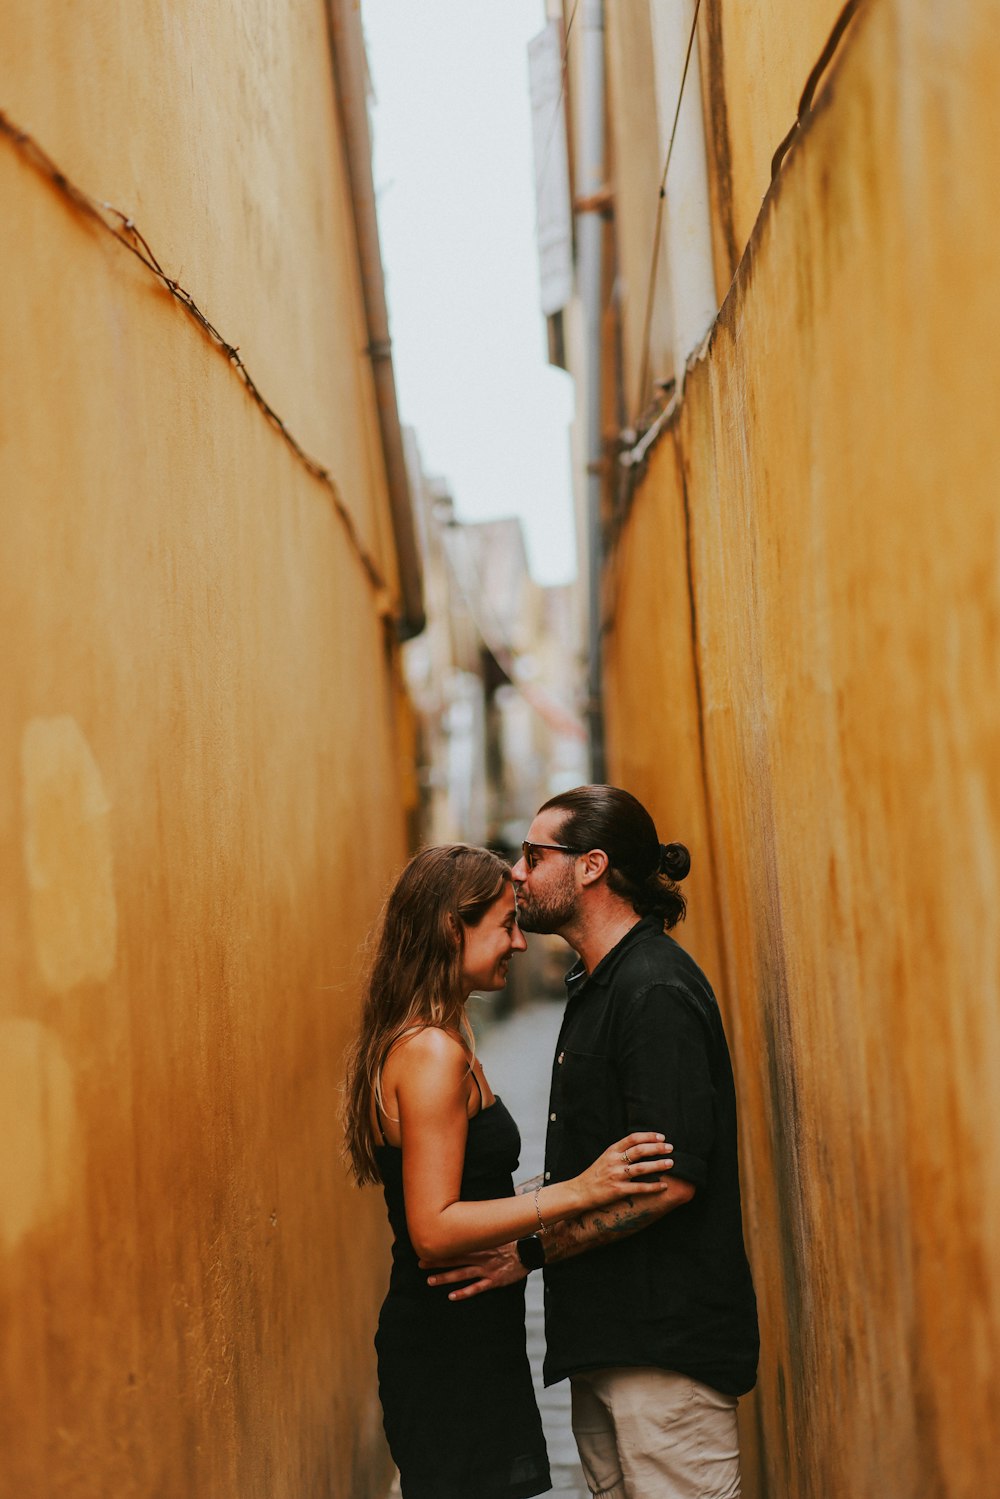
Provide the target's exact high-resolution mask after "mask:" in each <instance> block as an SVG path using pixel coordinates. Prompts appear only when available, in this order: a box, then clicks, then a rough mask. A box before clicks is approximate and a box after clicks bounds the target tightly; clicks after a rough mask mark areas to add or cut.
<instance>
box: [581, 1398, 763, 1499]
mask: <svg viewBox="0 0 1000 1499" xmlns="http://www.w3.org/2000/svg"><path fill="white" fill-rule="evenodd" d="M570 1384H571V1386H572V1391H573V1434H574V1436H575V1437H576V1445H577V1446H578V1447H579V1449H580V1461H581V1463H582V1464H583V1471H584V1474H585V1476H586V1479H587V1483H588V1484H589V1486H590V1489H591V1492H592V1493H593V1494H594V1495H595V1496H597V1499H739V1496H740V1453H739V1444H738V1440H737V1435H736V1396H735V1395H720V1393H719V1391H718V1390H713V1389H711V1388H710V1387H709V1386H708V1385H706V1384H700V1383H699V1382H698V1380H696V1379H689V1378H688V1376H687V1375H686V1374H671V1373H670V1372H669V1371H668V1370H666V1369H594V1370H591V1371H590V1372H589V1373H587V1374H576V1375H574V1376H573V1378H572V1379H571V1380H570Z"/></svg>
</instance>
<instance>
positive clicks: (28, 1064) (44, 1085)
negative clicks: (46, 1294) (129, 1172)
mask: <svg viewBox="0 0 1000 1499" xmlns="http://www.w3.org/2000/svg"><path fill="white" fill-rule="evenodd" d="M76 1135H77V1131H76V1106H75V1098H74V1088H73V1074H72V1072H71V1071H70V1068H69V1064H68V1062H67V1061H66V1058H65V1057H64V1056H63V1053H62V1049H61V1047H60V1044H59V1041H58V1039H57V1038H56V1037H55V1036H54V1035H53V1034H52V1032H51V1031H49V1030H47V1029H46V1027H45V1026H44V1025H41V1024H39V1022H38V1021H37V1020H22V1019H15V1020H2V1021H0V1139H2V1140H3V1142H4V1148H3V1150H2V1151H0V1247H3V1248H4V1249H6V1250H7V1251H8V1252H9V1251H10V1250H12V1249H14V1248H16V1246H17V1245H18V1243H19V1242H20V1240H21V1239H22V1238H23V1237H24V1235H25V1234H26V1233H28V1231H29V1230H30V1229H32V1228H34V1227H36V1225H38V1224H39V1223H41V1222H44V1221H45V1220H46V1219H47V1218H49V1217H51V1216H52V1214H53V1213H55V1212H57V1211H58V1210H59V1209H60V1208H61V1207H62V1206H63V1205H64V1204H65V1203H66V1202H67V1200H68V1199H69V1196H70V1190H71V1187H72V1183H73V1177H74V1169H73V1160H74V1155H75V1151H76Z"/></svg>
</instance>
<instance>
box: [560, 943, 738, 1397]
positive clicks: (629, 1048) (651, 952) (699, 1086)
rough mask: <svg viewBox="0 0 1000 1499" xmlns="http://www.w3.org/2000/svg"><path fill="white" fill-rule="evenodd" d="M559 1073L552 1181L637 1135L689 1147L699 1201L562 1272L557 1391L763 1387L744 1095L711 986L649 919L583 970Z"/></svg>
mask: <svg viewBox="0 0 1000 1499" xmlns="http://www.w3.org/2000/svg"><path fill="white" fill-rule="evenodd" d="M566 987H567V990H568V994H569V999H568V1002H567V1006H566V1014H565V1017H564V1019H563V1025H562V1030H561V1031H560V1033H559V1044H558V1046H557V1048H556V1057H555V1062H554V1063H553V1067H552V1090H551V1095H550V1101H549V1124H548V1131H547V1136H546V1145H545V1170H546V1173H547V1177H548V1179H549V1180H551V1181H565V1180H566V1179H567V1178H569V1177H572V1176H576V1175H578V1174H579V1172H581V1171H583V1170H585V1169H586V1167H587V1166H589V1165H590V1164H591V1162H592V1161H594V1160H595V1159H596V1158H597V1156H599V1155H600V1154H601V1152H602V1151H603V1150H605V1149H606V1148H607V1147H608V1146H609V1145H612V1144H613V1143H614V1142H615V1141H616V1140H620V1139H621V1138H622V1137H623V1136H624V1135H627V1134H629V1133H630V1132H631V1131H632V1130H659V1131H661V1132H662V1133H663V1134H664V1135H665V1136H666V1138H667V1140H668V1141H669V1142H671V1143H672V1144H673V1146H674V1150H673V1158H674V1162H675V1164H674V1170H673V1174H674V1175H675V1176H679V1177H684V1178H686V1179H687V1180H688V1181H690V1182H693V1183H694V1185H695V1187H696V1188H697V1190H696V1193H695V1196H694V1197H693V1199H692V1200H691V1201H690V1202H689V1203H687V1204H685V1205H684V1206H683V1207H680V1208H677V1209H675V1210H674V1211H673V1212H670V1213H668V1214H667V1215H666V1216H665V1217H663V1218H660V1219H658V1220H657V1221H656V1222H655V1223H652V1224H650V1225H649V1227H647V1228H644V1229H641V1230H639V1232H637V1233H635V1234H633V1235H632V1236H631V1237H630V1238H623V1239H622V1240H621V1241H620V1242H618V1243H614V1244H610V1245H607V1246H605V1247H602V1248H598V1249H593V1250H591V1251H588V1252H587V1253H584V1254H581V1255H578V1256H577V1257H575V1258H573V1259H567V1260H564V1261H562V1262H561V1263H557V1264H554V1265H551V1266H547V1267H546V1270H545V1336H546V1347H547V1351H546V1358H545V1382H546V1384H553V1383H555V1381H556V1380H559V1379H563V1378H565V1377H566V1375H568V1374H573V1373H577V1372H581V1371H583V1370H585V1369H597V1368H605V1367H628V1366H638V1365H642V1366H647V1367H654V1368H661V1369H670V1370H673V1371H675V1372H677V1373H680V1374H687V1375H690V1376H691V1377H692V1378H694V1379H699V1380H701V1381H703V1382H704V1383H705V1384H708V1385H711V1386H712V1387H713V1388H714V1389H717V1390H720V1391H722V1392H723V1393H724V1394H730V1395H742V1394H744V1393H745V1392H746V1391H747V1390H749V1389H751V1388H752V1386H753V1384H754V1382H755V1380H756V1369H757V1352H758V1338H757V1309H756V1301H755V1298H754V1291H753V1283H752V1281H751V1278H750V1267H749V1265H748V1263H747V1258H746V1253H745V1250H744V1247H743V1227H742V1221H741V1216H740V1187H739V1174H738V1164H737V1155H736V1096H735V1091H734V1088H733V1074H732V1068H731V1066H730V1061H729V1050H728V1048H727V1046H726V1038H725V1034H724V1032H723V1029H722V1021H721V1018H720V1016H719V1009H718V1005H717V1004H716V1001H715V996H714V995H713V993H712V990H711V987H710V985H709V982H708V980H707V979H706V977H705V975H704V974H703V973H702V972H701V970H700V968H699V967H698V965H697V964H696V963H695V962H694V960H693V959H692V958H691V957H690V956H689V955H688V954H687V953H686V952H685V951H684V949H683V948H682V947H680V946H679V945H678V944H677V943H676V942H675V941H674V940H673V938H672V937H669V936H667V935H665V933H664V932H663V929H662V925H661V923H660V922H659V921H657V920H656V919H655V918H654V917H645V918H643V920H641V921H640V922H638V923H637V925H636V926H634V927H632V928H631V930H630V931H629V932H628V933H627V934H626V935H625V937H624V938H623V939H622V940H621V941H620V942H619V943H618V945H617V946H616V947H614V948H612V950H611V952H609V953H608V954H607V955H606V957H605V958H604V959H603V960H602V961H601V962H600V963H599V964H598V965H597V967H596V968H595V969H594V972H593V973H592V974H590V975H589V976H588V975H587V973H586V970H585V969H584V968H583V965H582V963H578V964H577V965H576V967H575V968H573V969H572V970H571V971H570V973H569V974H568V975H567V978H566Z"/></svg>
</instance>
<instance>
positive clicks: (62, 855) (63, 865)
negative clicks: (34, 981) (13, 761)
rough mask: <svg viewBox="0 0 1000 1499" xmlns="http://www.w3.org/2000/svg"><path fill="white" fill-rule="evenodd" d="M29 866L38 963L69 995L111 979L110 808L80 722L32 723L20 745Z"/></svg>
mask: <svg viewBox="0 0 1000 1499" xmlns="http://www.w3.org/2000/svg"><path fill="white" fill-rule="evenodd" d="M21 769H22V776H23V794H24V823H25V848H24V854H25V864H26V866H27V873H28V888H29V891H30V894H31V928H32V936H33V938H34V945H35V956H36V959H37V962H38V967H39V969H40V971H41V974H42V977H43V979H44V980H45V982H46V984H47V985H48V986H49V988H51V989H55V990H57V991H59V992H63V991H64V990H66V989H72V988H73V987H74V986H75V985H77V984H82V983H85V982H95V981H97V982H99V981H100V980H102V979H106V978H107V977H108V975H109V974H110V973H111V971H112V969H113V968H114V965H115V951H116V945H117V935H118V913H117V909H116V906H115V894H114V881H113V877H112V865H111V830H110V818H109V813H110V810H111V808H110V803H109V801H108V797H107V794H106V792H105V789H104V783H103V781H102V780H101V773H100V771H99V769H98V767H97V762H96V760H95V759H94V756H93V754H92V752H91V749H90V746H89V745H88V743H87V741H86V739H85V738H84V736H83V734H82V733H81V731H80V727H79V725H78V724H77V722H76V720H75V719H74V718H71V717H69V716H68V715H62V716H60V717H57V718H33V719H32V720H31V721H30V723H28V725H27V727H26V728H25V731H24V735H23V738H22V741H21Z"/></svg>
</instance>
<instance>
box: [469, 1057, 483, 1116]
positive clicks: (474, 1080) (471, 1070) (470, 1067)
mask: <svg viewBox="0 0 1000 1499" xmlns="http://www.w3.org/2000/svg"><path fill="white" fill-rule="evenodd" d="M469 1071H470V1072H471V1073H472V1081H473V1082H474V1083H475V1085H476V1092H477V1093H478V1094H479V1107H478V1109H477V1110H476V1114H481V1113H482V1112H483V1090H482V1088H481V1087H480V1086H479V1079H478V1077H477V1076H476V1069H475V1067H473V1066H471V1064H470V1066H469ZM476 1114H473V1115H472V1118H473V1119H474V1118H475V1117H476Z"/></svg>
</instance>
